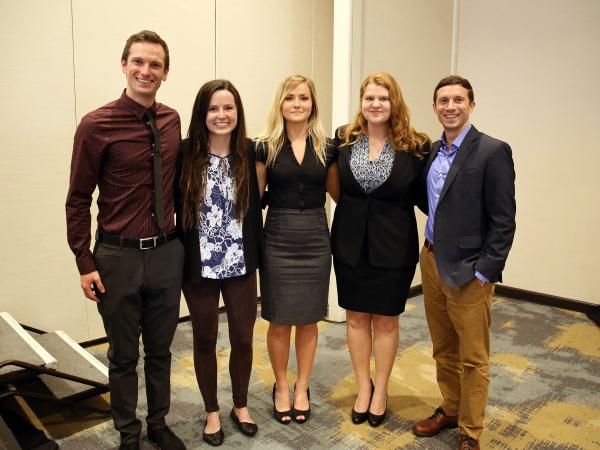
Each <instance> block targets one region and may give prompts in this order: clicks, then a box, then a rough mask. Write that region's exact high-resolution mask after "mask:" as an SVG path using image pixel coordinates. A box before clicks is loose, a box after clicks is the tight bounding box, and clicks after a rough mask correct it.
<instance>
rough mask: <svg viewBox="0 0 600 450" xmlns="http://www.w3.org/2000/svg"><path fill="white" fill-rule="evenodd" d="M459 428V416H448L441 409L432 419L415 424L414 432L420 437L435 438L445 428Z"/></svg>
mask: <svg viewBox="0 0 600 450" xmlns="http://www.w3.org/2000/svg"><path fill="white" fill-rule="evenodd" d="M457 426H458V416H447V415H446V413H445V412H444V410H443V409H442V408H441V407H439V408H438V409H436V410H435V412H434V413H433V414H432V415H431V417H428V418H427V419H423V420H420V421H419V422H417V423H415V425H414V426H413V429H412V431H413V433H415V434H416V435H417V436H419V437H429V436H435V435H436V434H438V433H439V432H440V431H442V430H443V429H444V428H456V427H457ZM461 442H462V441H461Z"/></svg>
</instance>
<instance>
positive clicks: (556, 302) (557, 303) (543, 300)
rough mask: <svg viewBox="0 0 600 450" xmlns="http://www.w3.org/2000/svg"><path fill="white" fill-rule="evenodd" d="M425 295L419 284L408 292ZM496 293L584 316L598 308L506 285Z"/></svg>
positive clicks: (590, 304)
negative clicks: (579, 313)
mask: <svg viewBox="0 0 600 450" xmlns="http://www.w3.org/2000/svg"><path fill="white" fill-rule="evenodd" d="M422 293H423V286H422V285H421V284H417V285H416V286H413V287H411V288H410V291H408V298H411V297H415V296H417V295H421V294H422ZM495 293H496V294H498V295H501V296H502V297H507V298H510V299H513V300H523V301H527V302H531V303H537V304H539V305H545V306H552V307H555V308H561V309H567V310H569V311H576V312H581V313H584V314H588V313H590V312H591V311H592V310H594V309H595V308H597V307H598V305H596V304H594V303H587V302H582V301H580V300H573V299H572V298H565V297H558V296H556V295H551V294H544V293H542V292H534V291H528V290H526V289H519V288H515V287H511V286H506V285H504V284H496V290H495Z"/></svg>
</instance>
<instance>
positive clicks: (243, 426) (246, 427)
mask: <svg viewBox="0 0 600 450" xmlns="http://www.w3.org/2000/svg"><path fill="white" fill-rule="evenodd" d="M229 417H231V420H233V423H235V425H236V426H237V427H238V430H240V432H241V433H242V434H245V435H246V436H249V437H252V436H254V435H255V434H256V432H257V431H258V425H256V424H255V423H250V422H240V419H239V418H238V416H237V414H236V413H235V409H234V408H231V412H230V413H229Z"/></svg>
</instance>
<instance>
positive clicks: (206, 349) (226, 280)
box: [177, 80, 262, 445]
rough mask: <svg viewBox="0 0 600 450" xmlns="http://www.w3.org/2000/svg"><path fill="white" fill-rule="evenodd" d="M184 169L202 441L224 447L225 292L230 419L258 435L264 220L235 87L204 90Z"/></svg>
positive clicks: (182, 212)
mask: <svg viewBox="0 0 600 450" xmlns="http://www.w3.org/2000/svg"><path fill="white" fill-rule="evenodd" d="M178 167H179V168H180V176H179V190H178V192H179V197H180V199H178V202H177V203H178V205H179V209H178V213H177V222H178V227H179V228H180V230H181V235H182V240H183V243H184V246H185V249H186V257H185V268H184V284H183V293H184V295H185V299H186V301H187V304H188V308H189V310H190V315H191V319H192V328H193V335H194V366H195V369H196V378H197V380H198V386H199V387H200V392H201V394H202V398H203V400H204V407H205V410H206V412H207V419H206V423H205V427H204V432H203V439H204V440H205V441H206V442H208V443H209V444H211V445H220V444H221V443H222V442H223V438H224V436H223V431H222V427H221V421H220V416H219V403H218V399H217V358H216V341H217V327H218V308H219V294H222V295H223V301H224V303H225V307H226V311H227V319H228V325H229V340H230V344H231V354H230V358H229V373H230V376H231V387H232V391H233V406H234V407H233V408H232V410H231V413H230V417H231V420H233V422H234V423H235V425H236V426H237V427H238V429H239V430H240V431H241V432H242V433H244V434H245V435H247V436H254V435H255V434H256V431H257V429H258V428H257V426H256V424H255V423H254V422H253V420H252V418H251V417H250V413H249V411H248V407H247V397H248V384H249V381H250V372H251V368H252V334H253V330H254V322H255V320H256V310H257V292H256V269H257V268H258V265H259V261H260V253H261V248H262V246H261V239H262V217H261V212H260V198H259V193H258V184H257V178H256V171H255V159H254V149H253V145H252V142H251V141H249V140H248V139H247V137H246V125H245V120H244V109H243V106H242V101H241V99H240V96H239V94H238V92H237V90H236V89H235V87H234V86H233V85H232V84H231V83H230V82H229V81H226V80H214V81H210V82H208V83H206V84H204V85H203V86H202V87H201V88H200V91H199V92H198V95H197V96H196V101H195V103H194V107H193V111H192V119H191V122H190V128H189V131H188V139H185V140H183V141H182V143H181V147H180V151H179V164H178Z"/></svg>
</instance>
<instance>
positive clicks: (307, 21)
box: [0, 0, 600, 341]
mask: <svg viewBox="0 0 600 450" xmlns="http://www.w3.org/2000/svg"><path fill="white" fill-rule="evenodd" d="M71 3H72V9H71ZM354 4H355V5H356V6H357V7H358V8H360V10H359V11H358V15H357V16H358V18H359V19H360V20H358V25H359V26H358V27H356V28H355V34H356V36H355V39H353V41H354V40H356V41H357V44H356V45H357V48H358V53H356V51H353V54H355V55H356V54H358V56H357V58H359V60H360V61H358V63H359V65H358V68H357V70H356V73H357V74H358V76H356V77H353V80H352V83H353V87H352V92H351V93H349V95H351V96H353V102H354V106H353V110H355V108H356V105H357V98H356V96H357V92H358V86H359V84H360V81H361V80H362V78H363V77H364V76H365V75H366V74H368V73H370V72H372V71H375V70H386V71H388V72H390V73H392V74H393V75H394V76H395V77H396V78H397V79H398V81H399V82H400V85H401V87H402V89H403V93H404V96H405V99H406V101H407V103H408V105H409V107H410V109H411V113H412V121H413V124H414V126H415V127H416V128H417V129H419V130H423V131H426V132H427V133H429V134H430V135H431V136H432V137H433V138H437V137H438V135H439V133H440V129H439V126H438V124H437V123H436V120H435V117H434V116H433V114H432V113H431V112H430V107H431V89H432V88H433V86H434V85H435V83H436V82H437V80H438V79H439V78H441V77H442V76H444V75H446V74H447V73H449V72H450V70H451V67H453V64H455V65H456V67H457V70H458V72H459V73H462V74H464V75H465V76H467V77H469V78H471V80H472V81H473V84H474V86H475V90H476V97H477V109H476V112H475V113H474V115H473V122H474V123H475V124H476V126H478V127H479V128H480V129H481V130H483V131H486V132H488V133H489V134H491V135H494V136H497V137H499V138H502V139H504V140H506V141H508V142H509V143H510V144H511V145H512V147H513V151H514V159H515V164H516V169H517V202H518V204H517V206H518V213H517V214H518V215H517V226H518V228H517V237H516V240H515V245H514V248H513V251H512V253H511V256H510V258H509V261H508V265H507V268H506V271H505V283H506V284H507V285H509V286H514V287H518V288H522V289H529V290H534V291H539V292H544V293H548V294H553V295H559V296H564V297H569V298H575V299H579V300H583V301H587V302H591V303H600V291H599V288H598V287H596V285H595V283H593V280H594V276H595V268H596V266H595V264H594V262H595V261H594V259H593V255H595V254H597V253H598V251H600V244H599V240H598V238H597V237H596V236H595V234H594V231H595V228H596V227H597V226H598V224H599V223H600V220H599V219H600V213H599V210H598V208H597V207H596V206H595V205H596V203H597V201H596V200H595V193H596V190H597V187H598V183H597V181H596V177H595V173H594V171H595V169H596V167H598V165H599V162H600V161H599V159H600V156H599V155H600V152H598V151H597V150H596V149H595V148H594V146H593V143H594V142H595V140H596V139H595V138H596V134H597V133H594V132H593V131H595V129H594V128H593V127H594V126H595V125H596V124H597V123H599V119H600V117H599V113H598V111H597V107H596V105H597V104H599V100H600V99H599V98H598V97H599V95H600V94H598V92H599V91H598V90H597V89H594V85H595V79H596V78H597V74H598V73H599V69H600V67H599V66H600V62H599V60H598V58H597V56H595V55H596V54H597V48H596V47H597V42H600V31H598V28H597V27H596V22H597V21H598V19H599V18H600V4H599V3H598V2H596V1H595V0H578V1H577V2H562V1H559V0H553V1H542V0H533V1H530V2H525V3H523V2H517V1H516V0H510V1H506V2H495V1H491V0H485V1H484V0H477V1H475V0H455V1H452V0H354ZM455 5H456V6H458V7H459V8H458V10H459V15H458V21H457V23H456V24H454V25H453V7H454V6H455ZM355 16H356V14H355ZM332 21H333V1H332V0H328V1H323V0H312V1H307V0H254V1H252V2H248V1H244V0H227V1H226V0H177V1H173V2H170V3H169V8H168V10H167V9H166V8H165V6H164V3H163V2H159V1H158V0H149V1H147V2H146V3H145V6H144V9H143V12H140V10H139V6H137V5H135V6H134V4H130V5H129V4H125V3H123V2H117V1H116V0H110V1H106V2H103V3H102V4H98V3H94V2H91V1H84V0H73V1H72V2H71V1H68V0H62V1H59V0H57V1H54V2H38V1H33V0H23V1H20V2H8V1H3V2H2V16H1V17H0V26H1V27H2V30H3V37H4V39H3V40H2V42H1V44H0V45H1V46H2V47H1V50H2V54H3V55H5V69H4V70H3V72H2V75H1V76H0V89H1V90H2V93H3V100H4V106H5V107H4V108H3V109H2V111H0V122H1V123H2V124H3V133H2V134H0V144H1V148H2V153H3V158H2V159H1V161H0V188H1V189H2V190H1V192H2V193H1V194H0V195H1V196H2V207H3V214H2V215H1V218H0V221H1V222H0V224H1V226H2V234H1V235H0V245H1V246H2V247H1V248H2V249H3V251H4V255H5V257H4V258H2V260H1V262H0V290H1V292H2V297H1V299H0V310H6V311H9V312H11V313H12V314H13V315H14V316H15V317H16V318H17V319H18V320H19V321H21V322H23V323H27V324H30V325H33V326H36V327H39V328H43V329H48V330H50V329H56V328H62V329H64V330H66V331H67V332H68V333H70V334H71V335H72V336H73V337H74V338H75V339H76V340H79V341H82V340H87V339H93V338H95V337H98V336H100V335H102V333H103V332H102V328H101V325H100V321H99V318H98V314H97V312H96V311H95V307H94V305H93V304H91V303H89V302H86V301H85V300H84V299H83V296H82V294H81V291H80V289H79V287H78V275H77V272H76V269H75V264H74V260H73V256H72V254H71V253H70V251H69V250H68V248H67V244H66V237H65V219H64V201H65V195H66V190H67V183H68V173H69V163H70V157H71V147H72V136H73V133H74V130H75V127H76V125H77V123H78V122H79V120H80V119H81V116H82V115H83V114H85V113H86V112H87V111H89V110H91V109H93V108H96V107H97V106H100V105H101V104H103V103H106V102H107V101H110V100H112V99H114V98H116V97H117V96H118V95H119V93H120V92H121V89H123V87H124V86H125V83H124V79H123V76H122V74H121V72H120V68H119V58H120V53H121V51H122V47H123V44H124V41H125V39H126V37H127V36H128V35H129V34H130V33H132V32H134V31H137V30H139V29H142V28H150V29H155V30H157V31H158V32H159V33H160V34H161V35H162V36H163V37H164V38H165V39H166V40H167V42H168V43H169V45H170V48H171V55H172V69H171V73H170V74H169V78H168V81H167V82H166V83H165V84H163V87H162V88H161V90H160V92H159V96H158V99H159V101H162V102H164V103H166V104H169V105H171V106H173V107H175V108H177V109H178V110H179V112H180V114H181V117H182V129H183V132H184V134H185V133H186V132H187V127H188V123H189V118H190V116H189V114H190V110H191V106H192V102H193V98H194V96H195V94H196V92H197V90H198V88H199V86H200V85H201V84H202V83H203V82H205V81H207V80H208V79H211V78H213V77H214V76H218V77H228V78H230V79H232V80H233V81H234V83H236V85H237V86H238V88H239V90H240V92H241V93H242V96H243V98H244V103H245V107H246V110H247V117H248V125H249V130H250V133H251V134H256V133H257V132H259V131H260V130H261V129H262V127H263V126H264V119H265V114H266V111H267V110H268V107H269V104H270V102H271V100H272V96H273V93H274V90H275V86H276V84H277V82H278V81H279V80H280V79H281V78H282V77H283V76H285V75H287V74H290V73H295V72H303V73H306V74H308V75H311V76H312V77H313V78H314V79H315V82H316V84H317V88H318V90H319V94H320V106H321V109H322V110H323V116H324V121H325V125H326V126H327V128H329V127H330V126H331V123H330V115H331V102H330V99H331V87H332V80H331V77H332V72H331V60H332V51H333V50H332V35H331V30H332ZM107 24H108V25H107ZM107 26H108V27H110V29H109V30H107ZM453 33H454V34H456V36H457V40H456V42H457V45H456V46H455V47H454V48H453V47H452V45H453V36H454V34H453ZM38 36H39V38H38ZM353 45H354V44H353ZM355 50H356V49H355ZM452 55H455V59H454V61H453V60H452ZM354 78H356V79H354ZM533 136H534V137H535V138H532V137H533ZM559 180H560V181H561V182H560V183H559ZM419 220H420V228H421V229H422V226H423V219H422V218H420V219H419ZM418 281H419V278H416V280H415V282H418Z"/></svg>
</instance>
